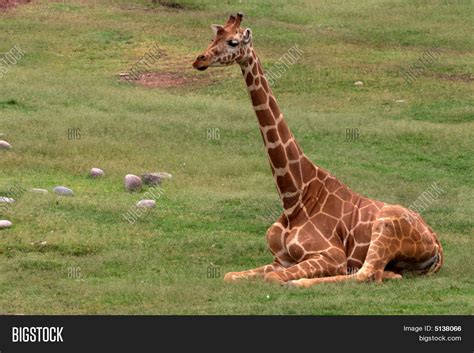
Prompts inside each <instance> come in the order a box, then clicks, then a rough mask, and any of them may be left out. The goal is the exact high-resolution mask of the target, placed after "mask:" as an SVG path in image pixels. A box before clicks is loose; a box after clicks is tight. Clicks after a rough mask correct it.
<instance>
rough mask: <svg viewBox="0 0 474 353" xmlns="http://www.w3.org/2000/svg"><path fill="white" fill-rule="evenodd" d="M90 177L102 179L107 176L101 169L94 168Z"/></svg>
mask: <svg viewBox="0 0 474 353" xmlns="http://www.w3.org/2000/svg"><path fill="white" fill-rule="evenodd" d="M89 175H90V176H91V177H92V178H100V177H103V176H104V175H105V173H104V171H103V170H102V169H100V168H92V169H91V171H90V172H89Z"/></svg>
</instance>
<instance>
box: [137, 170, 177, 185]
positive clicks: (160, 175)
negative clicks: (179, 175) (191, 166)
mask: <svg viewBox="0 0 474 353" xmlns="http://www.w3.org/2000/svg"><path fill="white" fill-rule="evenodd" d="M172 177H173V176H172V175H171V174H170V173H166V172H157V173H145V174H142V179H143V183H145V185H149V186H156V185H161V183H162V182H163V180H165V179H171V178H172Z"/></svg>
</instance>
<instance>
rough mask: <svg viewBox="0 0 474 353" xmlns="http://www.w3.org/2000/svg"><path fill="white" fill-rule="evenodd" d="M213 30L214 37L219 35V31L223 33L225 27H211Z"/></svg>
mask: <svg viewBox="0 0 474 353" xmlns="http://www.w3.org/2000/svg"><path fill="white" fill-rule="evenodd" d="M211 29H212V32H213V33H214V35H217V33H218V32H219V31H223V30H224V27H223V26H221V25H211Z"/></svg>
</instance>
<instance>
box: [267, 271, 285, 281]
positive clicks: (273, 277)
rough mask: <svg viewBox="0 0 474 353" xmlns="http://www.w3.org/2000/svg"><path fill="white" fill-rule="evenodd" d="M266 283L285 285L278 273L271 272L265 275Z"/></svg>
mask: <svg viewBox="0 0 474 353" xmlns="http://www.w3.org/2000/svg"><path fill="white" fill-rule="evenodd" d="M264 281H265V282H268V283H276V284H284V283H285V282H284V281H283V280H282V279H281V277H280V276H279V275H278V273H276V272H270V273H268V274H266V275H265V278H264Z"/></svg>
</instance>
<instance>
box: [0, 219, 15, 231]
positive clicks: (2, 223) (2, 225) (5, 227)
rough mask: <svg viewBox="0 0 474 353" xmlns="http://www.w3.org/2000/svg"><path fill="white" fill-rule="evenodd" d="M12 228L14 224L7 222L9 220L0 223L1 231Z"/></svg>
mask: <svg viewBox="0 0 474 353" xmlns="http://www.w3.org/2000/svg"><path fill="white" fill-rule="evenodd" d="M11 226H12V222H10V221H7V220H1V221H0V229H7V228H10V227H11Z"/></svg>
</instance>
